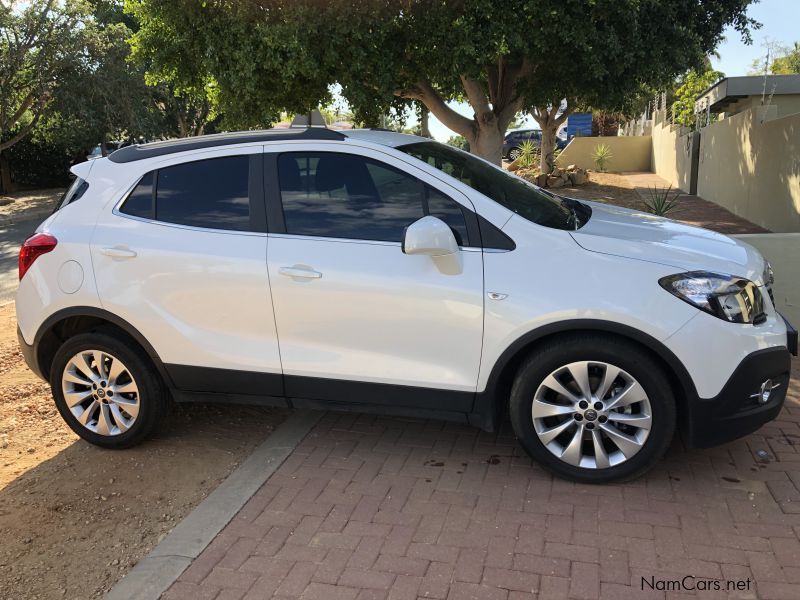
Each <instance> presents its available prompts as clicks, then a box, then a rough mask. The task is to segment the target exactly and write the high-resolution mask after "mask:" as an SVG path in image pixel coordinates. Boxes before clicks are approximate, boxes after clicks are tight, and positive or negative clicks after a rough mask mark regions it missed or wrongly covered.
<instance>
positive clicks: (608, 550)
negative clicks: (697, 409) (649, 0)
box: [164, 359, 800, 600]
mask: <svg viewBox="0 0 800 600" xmlns="http://www.w3.org/2000/svg"><path fill="white" fill-rule="evenodd" d="M793 371H794V377H795V379H794V380H793V383H792V388H791V390H790V392H789V398H788V399H787V404H786V407H785V408H784V410H783V412H782V414H781V416H780V418H779V419H778V420H776V421H774V422H772V423H770V424H768V425H766V426H765V427H763V428H762V429H761V430H760V431H758V432H757V433H755V434H753V435H750V436H748V437H747V438H745V439H742V440H738V441H736V442H733V443H730V444H727V445H725V446H722V447H719V448H715V449H711V450H686V449H684V448H683V447H682V445H681V443H680V442H679V441H676V442H675V443H674V444H673V446H672V448H671V449H670V450H669V452H668V454H667V456H666V458H665V459H664V460H663V462H661V463H660V464H659V465H658V466H657V467H656V468H655V469H654V470H653V471H652V472H651V473H650V474H648V475H647V476H646V477H644V478H641V479H639V480H636V481H633V482H630V483H625V484H618V485H604V486H591V485H580V484H573V483H569V482H565V481H562V480H559V479H553V478H552V477H551V476H550V475H548V474H547V473H546V472H544V471H543V470H542V469H541V468H539V467H538V466H537V465H535V464H532V463H531V461H530V460H529V459H528V458H527V457H526V456H525V454H524V453H523V452H522V450H521V449H520V448H519V446H517V444H516V443H515V441H514V438H513V436H512V435H511V433H510V431H509V429H508V427H507V426H506V427H505V428H503V430H502V431H500V432H499V433H498V434H487V433H482V432H479V431H478V430H476V429H474V428H471V427H466V426H462V425H453V424H443V423H439V422H433V421H421V420H411V419H399V418H385V417H375V416H367V415H343V414H335V413H328V414H327V415H326V416H325V417H324V418H323V419H322V420H321V421H320V422H319V423H318V424H317V425H316V427H315V428H314V429H313V430H312V431H311V432H310V433H309V434H308V435H307V436H306V437H305V439H304V440H303V441H302V442H301V443H300V444H299V445H298V446H297V447H296V448H295V450H294V451H293V452H292V453H291V454H290V455H289V457H288V459H287V460H286V461H285V462H284V463H283V465H282V466H281V467H280V468H279V469H278V470H277V471H276V472H275V474H274V475H273V476H272V477H271V478H270V479H269V480H267V482H266V483H265V484H264V485H263V486H262V487H261V488H260V489H259V491H258V492H256V493H255V494H254V495H253V496H252V498H251V499H250V500H249V502H248V503H247V504H245V505H244V508H243V509H242V510H241V511H240V512H239V513H238V514H237V516H236V517H234V518H233V520H232V521H231V522H230V523H229V524H228V526H227V527H225V528H224V529H223V530H222V531H221V532H220V533H219V535H218V536H217V537H216V539H214V541H212V542H211V543H210V544H209V545H208V546H207V547H206V549H205V550H204V551H203V552H202V553H201V554H200V555H199V557H198V558H197V559H195V560H194V562H193V563H192V564H191V565H190V566H189V568H188V569H186V570H185V571H184V572H183V574H182V575H181V576H180V578H179V579H178V580H177V581H176V582H175V583H174V584H173V585H172V587H171V588H170V589H169V590H168V591H167V592H166V594H165V595H164V598H166V599H168V600H177V599H191V600H196V599H198V598H247V599H254V598H301V599H312V598H321V599H367V598H370V599H375V598H391V599H401V598H409V599H416V598H447V599H457V600H467V599H476V600H478V599H480V600H484V599H487V600H492V599H498V600H522V599H527V600H530V599H531V598H542V599H547V600H552V599H557V598H574V599H593V598H610V599H614V600H620V599H625V598H665V597H670V598H672V597H685V596H683V595H681V594H677V593H676V592H684V593H686V594H688V595H689V596H700V597H703V598H728V597H732V598H762V599H772V598H774V599H780V598H787V599H789V598H791V599H796V598H800V539H799V536H800V383H798V380H797V378H798V377H799V376H800V360H798V359H794V363H793ZM716 586H720V587H719V588H717V587H716ZM717 589H719V590H720V591H716V590H717Z"/></svg>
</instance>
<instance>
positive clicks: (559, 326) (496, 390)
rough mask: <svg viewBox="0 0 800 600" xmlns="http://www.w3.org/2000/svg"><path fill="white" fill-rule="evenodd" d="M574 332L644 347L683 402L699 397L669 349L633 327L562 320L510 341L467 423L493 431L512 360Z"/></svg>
mask: <svg viewBox="0 0 800 600" xmlns="http://www.w3.org/2000/svg"><path fill="white" fill-rule="evenodd" d="M577 332H591V333H609V334H612V335H617V336H619V337H623V338H627V339H629V340H631V341H633V342H636V343H638V344H640V345H642V346H644V347H645V348H647V349H648V350H650V351H651V352H653V353H654V354H655V355H656V356H657V357H658V358H659V359H661V361H663V362H664V363H665V364H666V365H667V367H668V368H669V369H670V371H671V373H669V374H670V375H673V376H674V377H675V379H676V380H677V382H678V384H679V385H680V387H681V391H682V392H683V397H684V399H685V400H686V401H689V400H690V399H693V398H697V397H698V395H697V388H696V387H695V385H694V381H693V380H692V377H691V375H689V371H688V370H687V369H686V367H685V366H684V365H683V363H682V362H681V361H680V359H679V358H678V357H677V356H675V354H674V353H673V352H672V351H671V350H670V349H669V348H667V347H666V346H665V345H664V344H663V343H662V342H660V341H659V340H657V339H656V338H654V337H653V336H651V335H649V334H647V333H644V332H643V331H641V330H639V329H636V328H635V327H631V326H629V325H623V324H621V323H617V322H614V321H605V320H602V319H568V320H565V321H558V322H555V323H548V324H547V325H543V326H541V327H537V328H536V329H533V330H531V331H528V332H527V333H525V334H523V335H521V336H520V337H519V338H517V339H516V340H515V341H514V342H512V343H511V344H510V345H509V346H508V347H507V348H506V349H505V350H504V351H503V352H502V354H501V355H500V357H499V358H498V359H497V361H496V362H495V364H494V365H493V366H492V370H491V373H490V374H489V379H488V380H487V383H486V388H485V389H484V391H483V392H479V393H478V394H477V395H476V397H475V405H474V407H473V411H472V415H470V422H471V423H473V424H475V425H476V426H479V427H481V428H483V429H487V430H488V431H494V430H495V428H496V424H497V419H498V417H499V411H500V409H501V408H502V406H503V402H504V400H505V399H504V398H502V397H501V394H502V393H503V390H502V388H501V384H502V376H503V374H504V371H505V370H506V368H507V367H508V366H509V365H511V364H512V363H513V361H514V360H516V359H518V358H519V357H520V356H521V354H523V353H524V350H525V348H527V347H528V346H530V345H532V344H534V343H536V342H538V341H541V340H543V339H544V338H546V337H550V336H552V335H557V334H562V333H577ZM679 400H680V399H679Z"/></svg>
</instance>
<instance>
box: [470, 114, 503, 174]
mask: <svg viewBox="0 0 800 600" xmlns="http://www.w3.org/2000/svg"><path fill="white" fill-rule="evenodd" d="M504 136H505V128H503V131H500V129H499V127H498V126H497V123H496V122H490V123H486V124H485V125H482V126H481V125H478V126H476V127H475V128H474V130H473V132H472V133H471V134H470V135H467V136H465V137H466V138H467V141H468V142H469V151H470V152H471V153H472V154H475V155H476V156H480V157H481V158H483V159H485V160H488V161H489V162H490V163H494V164H496V165H498V166H499V165H501V164H502V161H503V137H504Z"/></svg>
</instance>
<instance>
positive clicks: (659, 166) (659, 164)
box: [650, 122, 697, 194]
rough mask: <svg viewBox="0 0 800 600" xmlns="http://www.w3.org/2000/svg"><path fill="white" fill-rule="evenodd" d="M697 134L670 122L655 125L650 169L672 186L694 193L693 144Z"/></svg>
mask: <svg viewBox="0 0 800 600" xmlns="http://www.w3.org/2000/svg"><path fill="white" fill-rule="evenodd" d="M695 139H696V136H695V135H693V134H692V133H691V132H690V131H687V130H685V129H684V128H682V127H679V126H675V125H670V124H669V123H664V122H661V123H657V124H656V125H654V126H653V132H652V140H653V142H652V143H653V151H652V155H651V160H650V170H651V171H652V172H653V173H656V174H657V175H658V176H659V177H662V178H664V179H665V180H667V181H668V182H669V183H670V184H671V185H672V187H676V188H679V189H681V190H683V191H684V192H686V193H687V194H688V193H692V190H691V179H692V145H693V144H695V143H697V142H696V141H694V140H695Z"/></svg>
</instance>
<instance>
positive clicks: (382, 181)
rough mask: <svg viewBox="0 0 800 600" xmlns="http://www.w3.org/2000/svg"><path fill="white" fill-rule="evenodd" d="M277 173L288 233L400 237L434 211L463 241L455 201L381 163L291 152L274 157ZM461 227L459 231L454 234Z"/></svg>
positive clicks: (397, 239) (389, 239) (377, 238)
mask: <svg viewBox="0 0 800 600" xmlns="http://www.w3.org/2000/svg"><path fill="white" fill-rule="evenodd" d="M278 178H279V181H280V192H281V204H282V206H283V216H284V222H285V225H286V233H289V234H293V235H307V236H315V237H331V238H344V239H357V240H375V241H384V242H400V241H402V239H403V232H404V230H405V228H406V227H407V226H408V225H410V224H411V223H413V222H414V221H416V220H417V219H420V218H421V217H423V216H425V215H426V214H433V215H434V216H437V217H440V218H442V219H443V220H444V221H445V222H447V223H448V224H449V225H450V226H451V228H453V230H454V234H455V235H456V238H457V239H459V237H460V238H461V239H460V240H459V243H460V244H465V243H466V224H465V220H464V215H463V213H462V212H461V209H460V207H459V205H458V204H457V203H456V202H455V201H453V200H452V199H450V198H448V197H446V196H444V195H442V194H441V193H439V192H435V191H434V190H432V189H430V188H427V187H426V186H425V185H424V184H423V183H422V182H421V181H420V180H418V179H416V178H415V177H412V176H411V175H408V174H407V173H404V172H402V171H399V170H397V169H395V168H393V167H390V166H388V165H385V164H383V163H380V162H377V161H374V160H371V159H368V158H365V157H361V156H356V155H351V154H338V153H333V152H311V153H309V152H289V153H284V154H281V155H280V156H279V157H278ZM429 207H430V208H429ZM459 219H460V220H459ZM459 228H461V230H463V233H456V232H457V231H458V230H459Z"/></svg>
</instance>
